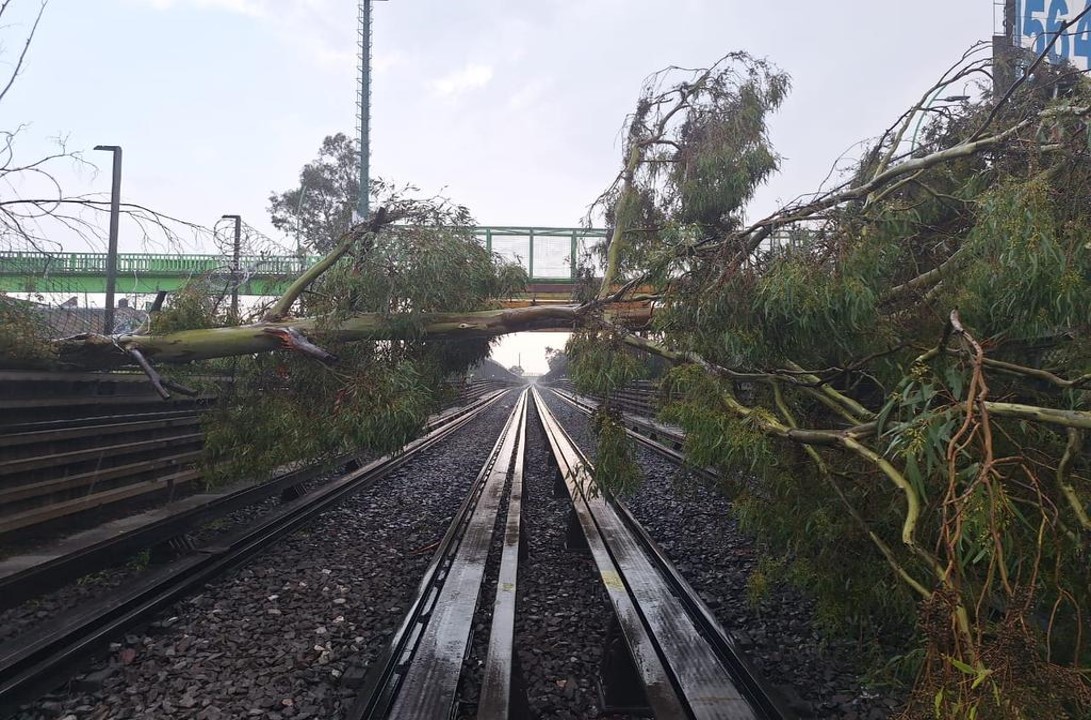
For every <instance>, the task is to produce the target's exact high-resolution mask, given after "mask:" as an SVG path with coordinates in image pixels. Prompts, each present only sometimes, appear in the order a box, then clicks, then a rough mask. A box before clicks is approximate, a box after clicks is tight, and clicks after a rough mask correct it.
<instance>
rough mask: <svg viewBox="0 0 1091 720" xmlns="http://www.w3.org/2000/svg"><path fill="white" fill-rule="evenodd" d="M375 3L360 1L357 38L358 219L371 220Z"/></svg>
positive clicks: (367, 0) (365, 0)
mask: <svg viewBox="0 0 1091 720" xmlns="http://www.w3.org/2000/svg"><path fill="white" fill-rule="evenodd" d="M371 3H372V0H360V7H359V10H360V28H359V30H358V33H359V37H358V38H357V43H356V45H357V55H356V57H357V60H358V61H359V68H360V88H359V93H358V95H357V97H356V132H357V137H359V138H360V191H359V193H358V195H357V200H356V216H357V219H358V220H360V221H364V220H367V218H368V214H369V211H370V208H369V207H368V205H369V199H370V190H371V183H370V182H369V178H370V167H369V165H370V160H371Z"/></svg>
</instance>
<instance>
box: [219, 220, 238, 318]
mask: <svg viewBox="0 0 1091 720" xmlns="http://www.w3.org/2000/svg"><path fill="white" fill-rule="evenodd" d="M223 219H224V220H234V221H235V245H234V250H233V251H232V253H231V319H232V320H234V321H235V322H238V321H239V245H240V242H241V240H242V217H241V216H239V215H224V216H223Z"/></svg>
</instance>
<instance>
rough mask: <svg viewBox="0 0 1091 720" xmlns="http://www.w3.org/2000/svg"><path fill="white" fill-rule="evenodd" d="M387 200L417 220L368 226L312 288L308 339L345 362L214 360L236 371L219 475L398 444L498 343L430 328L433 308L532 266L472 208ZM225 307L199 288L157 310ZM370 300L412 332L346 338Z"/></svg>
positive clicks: (210, 318)
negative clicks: (511, 259) (480, 222)
mask: <svg viewBox="0 0 1091 720" xmlns="http://www.w3.org/2000/svg"><path fill="white" fill-rule="evenodd" d="M385 207H386V208H387V210H386V212H389V213H391V214H394V215H396V216H398V217H402V218H404V219H405V221H406V222H408V223H409V224H407V225H394V226H387V227H384V228H383V229H382V230H381V231H380V232H379V233H378V234H374V235H373V234H367V235H365V236H364V237H362V238H361V239H360V241H359V242H358V244H357V246H355V247H353V248H351V249H350V251H349V252H348V253H347V254H346V255H345V256H343V257H341V258H340V259H339V260H338V261H337V263H336V264H334V265H333V267H331V268H330V269H329V270H327V271H326V272H325V273H323V274H322V275H321V276H320V277H319V278H318V279H317V280H316V281H315V282H314V283H313V284H312V285H311V287H310V288H308V290H307V291H306V292H305V293H304V295H303V298H302V300H303V312H304V313H305V314H307V315H309V316H313V317H316V318H317V330H316V331H315V332H314V333H312V334H311V336H310V337H309V340H311V341H312V342H314V343H315V344H317V345H319V346H320V347H322V348H323V349H325V350H327V351H328V352H330V353H332V354H334V355H335V356H337V358H338V361H337V363H336V364H334V365H331V366H323V365H321V364H318V363H317V362H316V361H315V360H314V359H312V358H309V357H307V356H304V355H301V354H296V353H288V352H282V353H276V354H270V355H260V356H255V357H244V358H238V359H235V360H230V361H218V362H216V363H210V364H208V368H209V369H215V370H218V371H221V372H223V371H227V372H229V373H230V374H231V376H232V377H233V378H234V382H233V383H232V384H231V385H230V386H229V390H228V391H225V392H224V393H223V396H222V402H221V404H220V407H219V408H218V409H217V410H216V412H214V413H211V414H210V415H209V416H208V417H207V419H206V424H205V427H206V433H207V437H206V458H205V464H206V466H207V468H208V469H209V473H210V477H212V478H213V481H214V482H215V483H223V482H227V481H230V480H234V479H238V478H260V477H262V476H264V475H267V474H268V473H270V472H272V471H274V470H275V469H277V468H283V467H284V466H286V465H292V464H294V463H300V462H321V461H324V460H329V459H331V458H334V457H337V456H338V455H341V454H343V453H346V452H350V451H351V452H364V453H372V454H377V453H387V452H392V451H395V450H397V449H398V448H400V447H402V446H403V445H404V444H405V443H406V442H407V441H409V440H410V439H412V438H413V437H415V436H416V435H417V434H419V432H420V431H421V429H422V428H423V426H424V422H425V421H426V420H427V418H428V416H429V414H431V413H432V412H435V411H436V410H438V409H439V406H440V404H441V403H442V402H444V401H445V400H447V399H449V398H450V396H451V391H450V387H449V381H450V380H453V379H455V378H458V377H460V376H461V375H462V374H463V373H464V372H465V371H466V370H467V369H468V368H469V367H471V366H473V365H475V364H477V363H478V362H480V361H481V360H482V359H483V358H485V357H486V356H487V355H488V353H489V346H490V342H489V341H488V340H484V339H474V340H462V341H452V340H445V339H437V338H430V337H428V336H426V335H425V333H424V332H423V322H422V313H432V312H471V311H475V310H485V309H490V308H492V307H494V306H495V304H496V299H497V298H501V297H504V296H506V295H510V294H512V293H514V292H517V291H518V290H520V289H522V287H523V286H524V285H525V282H526V273H525V272H524V271H523V270H522V269H521V268H518V267H517V266H513V265H510V264H507V263H504V262H503V261H501V260H500V258H499V257H497V256H495V255H490V254H489V253H488V252H487V251H486V250H485V249H484V248H482V247H481V245H480V244H479V243H478V242H476V240H475V239H474V238H473V236H472V233H471V232H470V231H469V230H468V229H467V228H468V227H472V225H473V222H472V218H470V216H469V213H468V212H467V211H466V209H465V208H462V207H460V206H456V205H451V204H449V203H446V202H444V201H434V200H430V201H424V202H416V201H409V200H404V199H401V198H397V197H395V198H391V199H390V200H389V201H388V202H387V203H386V204H385ZM217 308H218V306H217V304H216V303H215V301H213V300H211V299H210V298H209V297H208V296H207V295H203V294H202V293H201V292H200V291H199V289H196V290H194V291H193V292H192V293H182V294H180V295H179V296H178V297H176V298H175V300H174V304H173V305H172V306H171V307H170V308H169V309H168V310H167V311H165V312H164V313H161V314H160V317H157V318H156V322H158V323H160V324H161V325H160V327H170V328H171V329H182V328H183V327H187V328H188V327H209V326H212V325H215V324H217V323H218V322H220V321H221V319H220V318H218V316H217V312H218V309H217ZM365 312H367V313H379V314H382V315H385V316H386V322H387V323H388V324H389V326H390V327H391V329H394V330H397V331H398V335H399V336H400V337H401V339H399V340H388V341H379V342H343V341H340V340H338V339H337V337H338V336H337V334H336V333H335V332H332V330H333V329H334V328H335V327H336V326H337V325H338V324H339V323H341V322H343V321H346V320H347V319H349V318H351V317H352V316H353V315H355V314H357V313H365ZM168 322H169V323H171V325H169V326H168V325H166V323H168Z"/></svg>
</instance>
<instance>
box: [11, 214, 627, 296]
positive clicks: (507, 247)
mask: <svg viewBox="0 0 1091 720" xmlns="http://www.w3.org/2000/svg"><path fill="white" fill-rule="evenodd" d="M606 232H607V231H606V230H603V229H600V228H538V227H515V226H502V227H497V226H483V227H477V228H474V234H475V235H476V236H477V238H478V240H479V241H480V242H481V243H482V244H483V245H484V246H485V247H486V248H487V249H488V250H489V251H491V252H496V253H498V254H500V255H501V256H503V257H506V258H508V259H517V260H519V261H520V262H521V263H522V265H523V267H525V268H526V269H527V273H528V275H529V276H530V279H531V281H532V282H552V283H563V282H571V281H572V280H573V279H574V278H575V267H576V266H575V263H573V262H572V260H573V258H577V257H579V255H580V254H581V253H582V252H583V251H584V250H585V249H586V244H587V243H588V241H597V240H600V239H602V238H604V237H605V236H606ZM318 259H319V257H318V256H307V257H298V256H292V255H246V256H241V257H240V258H239V274H240V275H241V276H242V277H243V278H244V280H243V281H244V283H248V284H249V285H250V288H249V289H250V290H252V291H253V292H255V293H256V294H265V293H267V292H275V291H276V290H277V289H279V288H280V287H281V286H282V285H283V283H284V282H285V281H286V280H287V279H288V278H291V277H293V276H295V275H298V274H299V273H300V272H302V271H303V270H304V269H305V268H307V267H309V266H310V265H312V264H313V263H315V262H317V261H318ZM117 272H118V289H119V291H122V292H126V291H127V292H154V291H155V290H157V289H164V290H169V289H176V288H177V287H179V286H180V285H181V284H183V283H184V282H185V280H187V279H188V278H190V277H194V276H197V275H204V274H208V273H213V274H224V275H230V274H231V260H230V258H227V257H225V256H223V255H171V254H159V253H120V254H119V255H118V258H117ZM66 279H68V280H70V281H71V282H70V283H69V284H68V285H65V284H64V281H65V280H66ZM51 283H52V285H55V286H56V290H57V291H59V292H67V291H72V292H104V290H105V283H106V255H105V254H104V253H63V252H62V253H37V252H22V251H0V290H4V291H9V292H12V291H14V292H33V291H50V290H51V289H53V288H51V287H50V284H51ZM127 284H128V288H129V289H127V290H126V289H125V288H126V286H127ZM62 286H63V287H62ZM100 288H101V289H100Z"/></svg>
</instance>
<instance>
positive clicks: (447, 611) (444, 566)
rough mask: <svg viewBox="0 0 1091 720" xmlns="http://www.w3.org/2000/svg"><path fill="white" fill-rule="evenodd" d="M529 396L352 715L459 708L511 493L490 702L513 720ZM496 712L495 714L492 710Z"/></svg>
mask: <svg viewBox="0 0 1091 720" xmlns="http://www.w3.org/2000/svg"><path fill="white" fill-rule="evenodd" d="M527 400H528V392H527V391H525V390H524V391H523V392H522V393H521V395H520V397H519V401H518V402H517V403H516V405H515V408H514V409H513V410H512V413H511V415H510V416H509V417H508V421H507V424H506V425H505V426H504V429H503V431H502V432H501V434H500V436H499V437H498V438H497V440H496V443H495V445H494V447H493V450H492V452H491V453H490V455H489V458H488V460H487V461H486V462H485V464H484V466H483V467H482V468H481V471H480V472H479V473H478V476H477V479H476V481H475V482H474V484H473V486H472V488H471V491H470V493H469V494H468V495H467V497H466V500H465V501H464V502H463V504H462V507H461V508H460V509H459V511H458V513H457V514H456V515H455V518H454V520H453V521H452V523H451V525H450V527H449V529H448V530H447V533H446V535H445V536H444V537H443V539H442V540H441V541H440V543H439V547H438V549H437V551H436V553H435V555H434V556H433V558H432V561H431V563H430V564H429V567H428V569H427V571H426V572H425V575H424V578H423V579H422V581H421V584H420V588H419V592H418V594H417V598H416V599H415V600H414V602H413V604H412V605H411V606H410V609H409V612H408V613H407V614H406V616H405V618H404V619H403V621H402V623H401V625H400V627H399V628H398V630H397V631H396V632H395V633H394V635H393V637H392V639H391V642H390V644H389V645H388V647H387V650H386V652H385V654H384V655H383V656H382V657H381V658H379V659H378V660H377V661H376V662H375V663H374V664H373V665H372V669H371V673H370V676H369V678H368V679H367V681H366V683H365V689H364V691H363V692H362V693H361V694H360V698H359V700H358V702H357V703H356V705H355V706H354V707H353V708H352V710H351V711H350V712H349V714H348V717H349V718H350V719H351V720H358V719H361V718H404V719H409V718H433V717H434V718H445V717H451V716H452V713H453V712H454V710H455V707H456V703H457V691H458V685H459V678H460V676H461V671H462V661H463V658H464V657H465V656H466V653H467V649H468V647H469V643H470V634H471V630H472V622H473V617H474V610H475V608H476V606H477V603H478V601H479V596H480V594H481V586H482V583H483V581H484V577H485V563H486V561H487V559H488V555H489V548H490V543H491V539H492V535H493V530H494V527H495V525H496V521H497V517H498V515H499V510H500V507H501V500H502V497H503V494H504V491H505V488H507V487H508V486H509V480H510V492H509V493H508V495H509V503H508V512H507V521H506V522H507V525H506V535H505V544H504V559H503V561H502V565H501V576H502V577H504V578H507V580H506V581H505V582H507V583H508V584H507V585H505V582H501V583H500V584H499V585H498V588H497V599H496V607H497V609H498V610H499V612H495V613H494V615H493V626H492V635H491V639H490V652H489V659H490V665H489V668H488V669H486V677H487V678H491V680H487V682H486V690H484V691H483V698H484V697H486V695H485V693H486V692H487V693H488V695H487V697H488V700H487V701H484V702H483V703H482V712H485V708H486V707H488V708H495V709H496V711H497V712H498V713H500V714H489V715H479V717H490V718H503V717H507V708H508V695H509V690H508V688H509V687H510V683H511V667H512V656H513V638H514V618H515V608H514V602H515V585H514V582H515V577H516V575H517V573H518V568H517V563H518V553H519V551H518V545H519V525H518V517H519V498H520V497H521V488H520V485H521V482H522V472H521V463H522V461H523V448H524V444H525V438H526V415H527ZM490 712H491V710H490Z"/></svg>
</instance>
